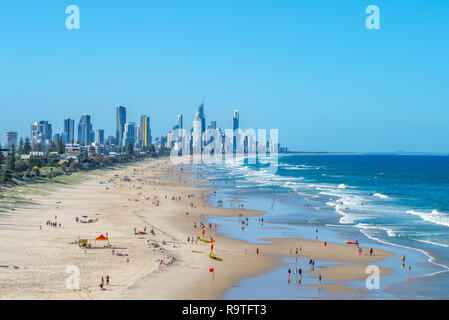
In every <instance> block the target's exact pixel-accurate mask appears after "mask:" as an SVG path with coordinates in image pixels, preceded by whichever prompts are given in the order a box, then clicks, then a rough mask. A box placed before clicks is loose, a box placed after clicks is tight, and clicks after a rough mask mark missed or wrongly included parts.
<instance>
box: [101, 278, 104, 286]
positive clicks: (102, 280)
mask: <svg viewBox="0 0 449 320" xmlns="http://www.w3.org/2000/svg"><path fill="white" fill-rule="evenodd" d="M101 285H104V278H103V276H101Z"/></svg>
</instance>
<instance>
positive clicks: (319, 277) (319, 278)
mask: <svg viewBox="0 0 449 320" xmlns="http://www.w3.org/2000/svg"><path fill="white" fill-rule="evenodd" d="M318 281H319V282H320V283H321V274H320V275H319V276H318Z"/></svg>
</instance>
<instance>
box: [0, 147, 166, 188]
mask: <svg viewBox="0 0 449 320" xmlns="http://www.w3.org/2000/svg"><path fill="white" fill-rule="evenodd" d="M32 149H33V150H34V151H38V150H42V146H38V145H35V146H33V147H31V144H30V140H29V139H28V138H26V139H25V141H24V140H23V139H20V142H19V145H18V148H17V152H16V148H15V146H12V147H11V148H10V149H9V150H8V154H7V156H5V155H4V154H3V152H0V186H14V185H19V184H23V183H24V182H39V181H45V180H50V181H53V179H54V178H56V177H58V176H70V175H71V174H72V173H73V172H78V171H88V170H94V169H103V168H108V167H112V166H114V165H119V164H127V163H131V162H133V161H137V160H143V159H146V158H157V157H159V156H166V155H167V152H166V150H161V152H159V153H156V150H155V149H154V146H151V147H150V148H146V149H145V150H144V152H142V153H137V152H135V150H134V148H133V146H132V145H129V146H127V147H125V148H124V153H122V154H121V155H120V157H111V156H105V155H101V154H92V155H90V156H89V157H83V158H84V160H82V161H81V162H78V161H76V160H75V159H73V158H68V159H66V160H60V155H62V154H64V153H65V145H64V144H63V143H62V142H61V141H60V142H59V143H58V144H55V143H53V144H51V145H50V146H49V148H48V151H47V152H46V153H44V155H43V156H31V157H30V158H29V159H26V160H22V159H21V156H22V155H28V154H30V152H31V150H32Z"/></svg>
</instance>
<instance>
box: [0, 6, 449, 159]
mask: <svg viewBox="0 0 449 320" xmlns="http://www.w3.org/2000/svg"><path fill="white" fill-rule="evenodd" d="M71 4H75V5H78V6H79V8H80V18H81V20H80V22H81V29H80V30H67V29H66V28H65V20H66V17H67V15H66V14H65V8H66V7H67V6H68V5H71ZM370 4H374V5H377V6H379V8H380V24H381V25H380V30H368V29H366V27H365V19H366V17H367V15H366V14H365V8H366V7H367V6H368V5H370ZM0 29H1V31H0V41H1V50H0V88H1V91H0V105H1V113H0V142H1V143H2V144H3V143H4V141H5V131H6V130H17V131H19V133H20V135H22V136H26V135H29V126H30V124H31V123H32V122H35V121H39V120H43V119H46V120H49V121H50V122H51V123H52V124H53V127H54V131H55V132H59V131H61V130H62V124H63V119H64V118H67V117H70V118H73V119H75V120H76V121H78V120H79V117H80V116H81V114H82V113H90V114H91V115H92V120H93V123H94V129H97V128H104V129H105V130H106V135H110V134H113V133H114V132H115V127H114V125H115V105H117V104H122V105H126V106H128V119H129V120H134V121H138V119H139V116H140V115H141V114H149V115H150V116H151V122H152V123H151V125H152V130H153V135H158V136H159V135H161V134H163V133H166V132H167V130H168V129H169V128H170V127H171V126H172V125H173V124H175V122H176V116H177V114H179V113H182V114H183V115H184V121H185V123H191V121H192V120H193V116H194V111H195V110H194V108H195V105H196V104H198V103H200V102H201V101H202V99H203V96H204V99H205V102H206V105H205V113H206V120H207V122H209V121H210V120H217V121H218V126H220V127H222V128H231V126H232V122H231V121H232V113H233V109H234V108H235V107H237V108H238V109H239V110H240V117H241V126H242V127H244V128H256V129H257V128H267V129H269V128H278V129H279V136H280V141H281V143H282V144H286V145H288V146H289V147H290V149H294V150H308V151H362V152H363V151H386V152H390V151H398V150H404V151H421V152H449V125H448V123H449V1H446V0H433V1H432V0H402V1H399V0H388V1H380V0H370V1H362V0H360V1H356V0H353V1H349V0H348V1H331V0H329V1H324V0H307V1H305V0H265V1H264V0H257V1H255V0H244V1H242V0H221V1H218V0H191V1H186V0H184V1H174V0H159V1H152V0H142V1H138V0H134V1H100V0H95V1H84V0H72V1H62V0H53V1H50V0H47V1H42V0H41V1H23V0H15V1H12V0H2V1H1V3H0Z"/></svg>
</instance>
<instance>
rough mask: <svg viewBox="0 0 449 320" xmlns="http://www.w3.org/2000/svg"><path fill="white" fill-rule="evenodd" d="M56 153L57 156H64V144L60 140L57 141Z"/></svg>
mask: <svg viewBox="0 0 449 320" xmlns="http://www.w3.org/2000/svg"><path fill="white" fill-rule="evenodd" d="M58 153H59V154H64V153H65V144H64V143H63V142H62V139H59V143H58Z"/></svg>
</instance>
